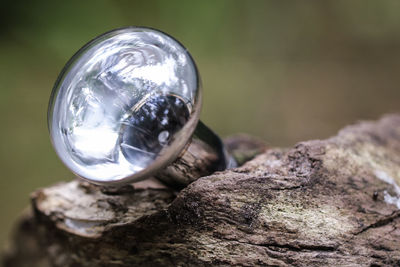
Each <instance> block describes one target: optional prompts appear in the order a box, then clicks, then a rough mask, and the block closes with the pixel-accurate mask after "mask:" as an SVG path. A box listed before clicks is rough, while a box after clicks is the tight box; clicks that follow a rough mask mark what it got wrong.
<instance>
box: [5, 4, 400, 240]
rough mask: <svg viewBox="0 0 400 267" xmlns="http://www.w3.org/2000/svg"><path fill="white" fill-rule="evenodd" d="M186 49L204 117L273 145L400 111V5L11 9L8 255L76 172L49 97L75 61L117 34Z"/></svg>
mask: <svg viewBox="0 0 400 267" xmlns="http://www.w3.org/2000/svg"><path fill="white" fill-rule="evenodd" d="M128 25H142V26H150V27H154V28H158V29H161V30H163V31H165V32H167V33H169V34H171V35H172V36H174V37H176V38H177V39H178V40H180V41H181V42H182V43H183V44H184V45H185V46H186V47H187V48H188V49H189V51H190V52H191V54H192V55H193V57H194V58H195V60H196V62H197V64H198V67H199V69H200V73H201V75H202V80H203V87H204V105H203V112H202V116H201V118H202V120H203V121H204V122H205V123H206V124H207V125H209V126H210V127H211V128H212V129H214V130H215V131H216V132H218V133H219V134H220V135H221V136H227V135H229V134H232V133H238V132H245V133H249V134H253V135H256V136H259V137H261V138H262V139H264V140H266V141H267V142H268V143H269V144H270V145H271V146H290V145H293V144H294V143H296V142H299V141H301V140H307V139H316V138H318V139H322V138H326V137H328V136H330V135H334V134H335V133H336V132H337V131H338V130H339V129H340V128H341V127H343V126H345V125H347V124H350V123H353V122H355V121H357V120H364V119H376V118H379V117H380V116H381V115H382V114H384V113H388V112H398V111H399V110H400V106H399V104H400V88H399V84H400V73H399V70H400V1H396V0H379V1H377V0H375V1H367V0H354V1H347V0H333V1H319V0H316V1H296V2H295V1H255V0H253V1H234V0H207V1H206V0H202V1H185V0H182V1H175V0H173V1H172V0H169V1H164V0H159V1H150V0H146V1H104V0H102V1H100V0H99V1H72V0H69V1H50V0H49V1H19V0H18V1H17V0H6V1H4V0H3V1H2V4H1V7H0V119H1V124H0V127H1V131H0V148H1V151H0V175H1V177H0V246H1V245H4V244H5V240H6V238H7V237H8V236H9V234H10V229H11V228H12V226H13V223H14V221H15V219H16V217H17V216H18V214H20V212H21V211H22V210H23V209H24V208H25V207H26V206H27V205H28V202H29V194H30V192H32V191H33V190H34V189H36V188H39V187H44V186H47V185H50V184H52V183H56V182H59V181H64V180H70V179H71V178H73V175H72V174H71V173H70V172H69V171H68V170H67V169H66V168H65V167H64V166H63V165H62V164H61V162H60V161H59V160H58V158H57V157H56V154H55V152H54V151H53V149H52V147H51V145H50V141H49V137H48V132H47V124H46V112H47V102H48V98H49V95H50V92H51V89H52V86H53V83H54V82H55V80H56V78H57V75H58V73H59V72H60V70H61V69H62V67H63V65H64V64H65V63H66V61H67V60H68V59H69V57H70V56H71V55H72V54H73V53H74V52H75V51H76V50H77V49H79V48H80V47H81V46H82V45H83V44H85V43H86V42H87V41H89V40H90V39H92V38H94V37H95V36H97V35H99V34H101V33H103V32H105V31H108V30H110V29H113V28H117V27H121V26H128Z"/></svg>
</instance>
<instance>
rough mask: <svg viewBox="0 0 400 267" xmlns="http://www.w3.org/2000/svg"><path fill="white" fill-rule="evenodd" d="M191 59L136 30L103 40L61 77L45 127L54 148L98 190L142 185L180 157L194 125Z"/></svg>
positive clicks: (196, 94) (162, 38)
mask: <svg viewBox="0 0 400 267" xmlns="http://www.w3.org/2000/svg"><path fill="white" fill-rule="evenodd" d="M200 106H201V92H200V81H199V76H198V72H197V69H196V66H195V63H194V61H193V59H192V58H191V56H190V54H189V53H188V52H187V50H186V49H185V47H183V46H182V45H181V44H180V43H179V42H178V41H176V40H175V39H173V38H172V37H170V36H168V35H166V34H164V33H162V32H159V31H157V30H153V29H148V28H139V27H129V28H123V29H117V30H113V31H110V32H108V33H105V34H103V35H101V36H99V37H97V38H95V39H94V40H92V41H91V42H89V43H88V44H86V45H85V46H84V47H83V48H81V49H80V50H79V51H78V52H77V53H76V54H75V55H74V56H73V57H72V58H71V59H70V60H69V62H68V63H67V65H66V66H65V67H64V69H63V71H62V72H61V74H60V76H59V77H58V79H57V81H56V84H55V86H54V88H53V91H52V95H51V98H50V104H49V112H48V124H49V131H50V136H51V140H52V143H53V146H54V148H55V150H56V152H57V154H58V156H59V157H60V158H61V160H62V161H63V162H64V164H65V165H66V166H67V167H68V168H69V169H71V171H72V172H74V173H75V174H76V175H78V176H79V177H82V178H84V179H87V180H89V181H91V182H95V183H99V184H102V183H107V184H112V183H119V182H127V181H129V182H131V181H137V180H141V179H144V178H147V177H148V176H149V175H151V174H153V173H154V172H155V171H156V170H158V169H159V168H161V167H163V166H166V165H167V164H169V163H171V162H172V161H173V160H175V159H176V158H177V156H178V155H179V153H181V151H182V150H183V149H184V147H185V145H186V143H187V142H188V140H189V139H190V138H191V135H192V134H193V131H194V129H195V127H196V124H197V122H198V119H199V112H200Z"/></svg>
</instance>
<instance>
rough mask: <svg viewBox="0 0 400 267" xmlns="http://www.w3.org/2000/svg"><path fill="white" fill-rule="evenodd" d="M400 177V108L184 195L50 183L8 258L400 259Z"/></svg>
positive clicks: (25, 261) (30, 261) (134, 261)
mask: <svg viewBox="0 0 400 267" xmlns="http://www.w3.org/2000/svg"><path fill="white" fill-rule="evenodd" d="M235 140H236V141H235ZM242 141H243V138H242V139H241V138H238V139H231V140H229V141H228V145H230V147H240V146H241V145H240V143H241V142H242ZM243 142H244V141H243ZM245 147H246V145H245ZM246 149H248V150H249V151H250V150H251V149H253V150H254V149H255V148H254V147H252V148H251V149H250V148H249V147H246ZM251 154H252V153H247V154H246V153H244V154H242V156H243V155H246V157H248V156H249V155H251ZM238 156H239V157H240V155H238ZM397 183H400V116H399V115H391V116H386V117H384V118H383V119H381V120H380V121H379V122H375V123H373V122H363V123H360V124H357V125H354V126H350V127H347V128H345V129H344V130H342V131H340V132H339V134H338V135H337V136H335V137H333V138H330V139H327V140H323V141H309V142H303V143H299V144H297V145H296V146H295V147H294V148H291V149H269V150H267V151H266V152H265V153H262V154H260V155H258V156H257V157H256V158H254V159H253V160H251V161H248V162H247V163H245V164H244V165H243V166H242V167H240V168H236V169H232V170H227V171H224V172H218V173H215V174H214V175H211V176H208V177H203V178H200V179H199V180H197V181H195V182H194V183H192V184H190V185H189V186H188V187H186V188H185V189H184V190H182V191H180V192H179V193H177V192H173V191H171V190H170V189H168V188H166V187H164V186H162V185H161V184H157V183H156V182H154V181H148V182H145V183H142V184H140V185H138V186H136V188H134V187H132V186H126V187H125V188H122V189H115V188H114V189H113V188H103V189H101V188H99V187H96V186H92V185H89V184H86V183H82V182H78V181H72V182H69V183H60V184H58V185H55V186H52V187H49V188H44V189H41V190H38V191H37V192H35V193H34V194H33V195H32V211H28V212H27V214H25V215H24V216H23V217H22V218H21V219H20V223H19V226H18V227H17V229H16V232H15V236H14V239H13V243H12V246H11V247H10V248H9V249H8V252H7V254H6V257H5V258H4V259H5V263H6V265H7V266H130V265H144V266H158V265H160V266H187V265H189V266H210V265H227V266H228V265H241V266H256V265H279V266H288V265H296V266H314V265H321V266H322V265H323V266H326V265H330V266H333V265H335V266H336V265H345V266H356V265H357V266H358V265H362V266H396V265H397V266H398V265H400V210H399V208H400V200H399V198H400V187H399V186H398V185H397Z"/></svg>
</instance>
